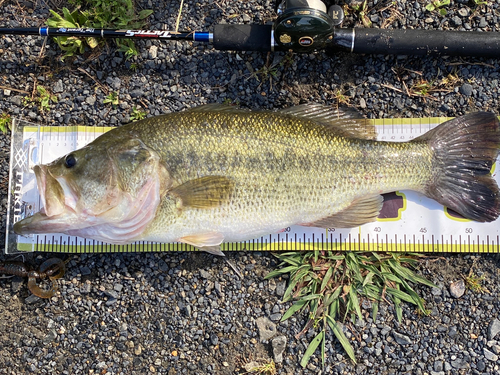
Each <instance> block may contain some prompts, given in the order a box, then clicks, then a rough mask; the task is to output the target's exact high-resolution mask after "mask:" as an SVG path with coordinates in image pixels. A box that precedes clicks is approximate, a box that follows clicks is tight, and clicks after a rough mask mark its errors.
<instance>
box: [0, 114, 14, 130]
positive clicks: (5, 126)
mask: <svg viewBox="0 0 500 375" xmlns="http://www.w3.org/2000/svg"><path fill="white" fill-rule="evenodd" d="M11 126H12V118H11V117H10V115H9V114H7V113H2V114H1V115H0V132H2V133H6V132H7V131H8V130H11Z"/></svg>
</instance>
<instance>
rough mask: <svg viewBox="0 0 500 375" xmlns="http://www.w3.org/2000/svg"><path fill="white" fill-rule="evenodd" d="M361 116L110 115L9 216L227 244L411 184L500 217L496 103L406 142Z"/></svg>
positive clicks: (322, 223)
mask: <svg viewBox="0 0 500 375" xmlns="http://www.w3.org/2000/svg"><path fill="white" fill-rule="evenodd" d="M352 117H353V116H352V114H351V112H347V111H335V110H333V109H331V108H330V107H325V106H321V105H317V104H309V105H301V106H297V107H293V108H290V109H286V110H282V111H279V112H266V111H264V112H257V111H254V112H252V111H243V110H238V109H234V108H232V107H227V106H214V105H208V106H202V107H198V108H195V109H193V110H189V111H185V112H181V113H171V114H167V115H162V116H158V117H153V118H148V119H145V120H142V121H137V122H134V123H131V124H128V125H125V126H122V127H119V128H116V129H113V130H111V131H109V132H107V133H105V134H103V135H102V136H100V137H99V138H97V139H96V140H95V141H93V142H92V143H90V144H88V145H87V146H85V147H83V148H81V149H79V150H77V151H74V152H71V153H70V154H68V155H66V156H64V157H62V158H60V159H58V160H56V161H54V162H52V163H50V164H47V165H38V166H35V167H34V171H35V174H36V178H37V184H38V189H39V192H40V195H41V199H42V203H43V208H42V210H41V211H40V212H38V213H36V214H35V215H33V216H31V217H28V218H25V219H24V220H22V221H20V222H18V223H16V224H15V225H14V230H15V232H16V233H18V234H30V233H66V234H69V235H76V236H81V237H86V238H90V239H95V240H100V241H104V242H107V243H113V244H127V243H132V242H135V241H156V242H176V241H178V242H183V243H187V244H191V245H193V246H195V247H197V248H199V249H201V250H204V251H208V252H211V253H214V254H219V255H221V254H222V253H221V251H220V244H221V243H222V242H232V241H244V240H249V239H252V238H257V237H260V236H262V235H265V234H269V233H275V232H278V231H280V230H281V229H283V228H286V227H289V226H291V225H304V226H312V227H322V228H328V227H338V228H349V227H355V226H359V225H362V224H365V223H368V222H371V221H374V220H375V219H376V218H377V216H378V213H379V211H380V209H381V207H382V202H383V199H382V196H381V194H384V193H388V192H392V191H396V190H403V189H409V190H414V191H417V192H420V193H422V194H424V195H426V196H427V197H430V198H432V199H435V200H436V201H438V202H439V203H441V204H443V205H445V206H447V207H449V208H451V209H453V210H455V211H456V212H458V213H460V214H461V215H463V216H464V217H466V218H469V219H472V220H476V221H481V222H488V221H493V220H495V219H497V217H498V216H499V214H500V197H499V189H498V186H497V184H496V182H495V181H494V180H493V178H492V177H491V174H490V171H491V168H492V164H493V162H494V161H495V160H496V158H497V156H498V152H499V146H500V125H499V121H498V119H497V117H496V116H495V115H494V114H492V113H487V112H479V113H473V114H469V115H466V116H463V117H459V118H456V119H453V120H451V121H447V122H445V123H443V124H441V125H439V126H438V127H436V128H435V129H433V130H431V131H429V132H428V133H426V134H424V135H423V136H421V137H418V138H416V139H414V140H412V141H410V142H403V143H394V142H381V141H376V140H375V131H374V127H373V126H368V125H367V121H366V120H363V119H359V118H352Z"/></svg>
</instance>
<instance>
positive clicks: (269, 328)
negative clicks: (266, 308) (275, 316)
mask: <svg viewBox="0 0 500 375" xmlns="http://www.w3.org/2000/svg"><path fill="white" fill-rule="evenodd" d="M255 324H256V325H257V328H258V330H259V336H260V341H261V342H263V341H268V340H269V339H271V338H272V337H273V336H274V335H275V334H276V324H274V323H273V322H271V321H270V320H269V319H268V318H266V317H260V318H257V319H256V320H255Z"/></svg>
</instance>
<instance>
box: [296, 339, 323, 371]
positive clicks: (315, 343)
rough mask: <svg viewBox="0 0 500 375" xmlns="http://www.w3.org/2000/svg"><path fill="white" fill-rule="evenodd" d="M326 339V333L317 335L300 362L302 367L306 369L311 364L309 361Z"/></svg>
mask: <svg viewBox="0 0 500 375" xmlns="http://www.w3.org/2000/svg"><path fill="white" fill-rule="evenodd" d="M324 339H325V331H321V332H320V333H318V334H317V335H316V337H315V338H313V339H312V341H311V342H310V343H309V346H308V347H307V349H306V351H305V353H304V356H303V357H302V359H301V361H300V365H301V366H302V367H303V368H305V367H306V366H307V364H308V363H309V360H310V359H311V356H312V355H313V354H314V352H315V351H316V349H317V348H318V346H319V344H320V343H321V341H322V340H324Z"/></svg>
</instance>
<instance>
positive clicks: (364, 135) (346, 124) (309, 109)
mask: <svg viewBox="0 0 500 375" xmlns="http://www.w3.org/2000/svg"><path fill="white" fill-rule="evenodd" d="M279 112H280V113H282V114H285V115H291V116H295V117H300V118H304V119H307V120H311V121H315V122H319V123H321V124H324V125H326V126H329V127H332V128H333V129H335V130H337V131H338V132H340V134H342V135H347V136H351V137H355V138H360V139H369V140H374V139H376V138H377V133H376V132H375V126H374V125H372V124H370V122H369V121H368V120H367V119H364V118H362V116H361V114H360V113H359V112H358V111H356V110H355V109H351V108H333V107H330V106H326V105H322V104H317V103H310V104H301V105H297V106H295V107H290V108H286V109H283V110H281V111H279Z"/></svg>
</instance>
